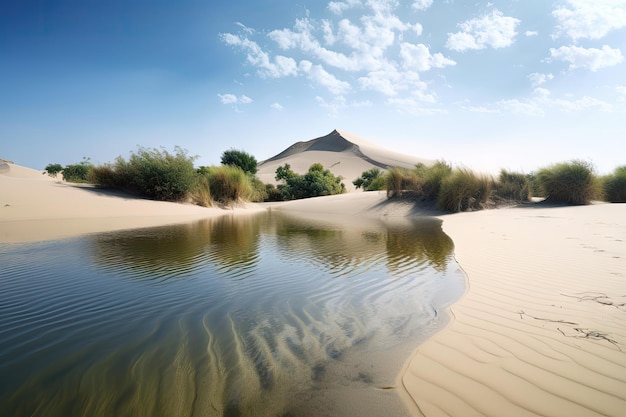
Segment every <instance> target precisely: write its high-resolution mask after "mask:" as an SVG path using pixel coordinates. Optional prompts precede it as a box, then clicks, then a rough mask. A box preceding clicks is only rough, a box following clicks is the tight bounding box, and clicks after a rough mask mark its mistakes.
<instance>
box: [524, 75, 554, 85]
mask: <svg viewBox="0 0 626 417" xmlns="http://www.w3.org/2000/svg"><path fill="white" fill-rule="evenodd" d="M528 79H529V80H530V83H531V85H532V86H533V88H536V87H539V86H540V85H543V84H545V83H546V82H548V81H550V80H553V79H554V75H552V74H541V73H539V72H533V73H532V74H529V75H528Z"/></svg>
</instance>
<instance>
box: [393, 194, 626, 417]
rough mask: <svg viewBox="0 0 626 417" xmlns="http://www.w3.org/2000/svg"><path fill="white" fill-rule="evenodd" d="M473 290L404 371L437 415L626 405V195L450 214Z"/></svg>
mask: <svg viewBox="0 0 626 417" xmlns="http://www.w3.org/2000/svg"><path fill="white" fill-rule="evenodd" d="M443 219H444V223H443V227H444V231H445V232H446V233H448V234H449V235H450V236H451V237H452V239H453V240H454V243H455V254H456V258H457V260H458V262H459V263H460V265H461V267H462V268H464V270H465V271H466V273H467V276H468V280H469V291H468V292H467V294H466V296H465V297H464V298H463V299H462V300H461V301H460V302H458V303H457V304H455V305H454V306H453V307H452V313H453V315H454V319H453V320H452V322H451V324H450V325H449V326H448V327H447V328H446V329H444V330H443V331H442V332H441V333H439V334H437V335H435V336H434V337H433V338H432V339H430V340H428V341H427V342H426V343H425V344H424V345H422V346H420V347H419V348H418V350H417V352H416V354H415V356H414V357H413V358H412V359H411V360H410V362H409V364H408V368H407V370H406V373H405V374H404V376H403V378H402V380H403V383H404V385H405V387H406V389H407V391H408V392H409V393H410V395H411V397H412V399H413V400H414V401H415V403H416V404H417V406H418V407H419V409H420V410H421V413H423V414H424V415H426V416H478V415H484V416H593V415H604V416H623V415H625V413H626V205H623V204H622V205H618V204H613V205H611V204H598V205H592V206H584V207H559V208H514V209H500V210H491V211H485V212H478V213H463V214H455V215H450V216H443Z"/></svg>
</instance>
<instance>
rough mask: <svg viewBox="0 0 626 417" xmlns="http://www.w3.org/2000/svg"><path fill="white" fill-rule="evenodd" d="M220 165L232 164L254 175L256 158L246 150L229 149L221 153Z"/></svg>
mask: <svg viewBox="0 0 626 417" xmlns="http://www.w3.org/2000/svg"><path fill="white" fill-rule="evenodd" d="M221 162H222V165H234V166H236V167H239V168H241V169H242V170H243V171H244V172H245V173H247V174H251V175H255V174H256V172H257V160H256V158H255V157H254V156H252V155H250V154H249V153H247V152H244V151H239V150H236V149H231V150H229V151H224V153H223V154H222V160H221Z"/></svg>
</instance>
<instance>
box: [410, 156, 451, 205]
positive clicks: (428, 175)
mask: <svg viewBox="0 0 626 417" xmlns="http://www.w3.org/2000/svg"><path fill="white" fill-rule="evenodd" d="M416 172H417V176H418V177H419V178H420V179H421V182H422V187H421V188H422V190H421V192H422V196H423V198H425V199H426V200H432V201H434V200H436V199H437V197H438V196H439V192H440V191H441V184H442V183H443V181H444V180H445V179H446V178H448V177H449V176H450V174H452V167H451V166H450V165H449V164H448V163H446V162H444V161H437V162H435V164H434V165H433V166H430V167H427V166H425V165H424V164H418V165H417V166H416Z"/></svg>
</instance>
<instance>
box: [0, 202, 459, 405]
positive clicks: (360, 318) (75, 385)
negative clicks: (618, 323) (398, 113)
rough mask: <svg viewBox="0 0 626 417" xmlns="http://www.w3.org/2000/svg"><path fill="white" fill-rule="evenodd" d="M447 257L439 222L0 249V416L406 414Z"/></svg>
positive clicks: (448, 294)
mask: <svg viewBox="0 0 626 417" xmlns="http://www.w3.org/2000/svg"><path fill="white" fill-rule="evenodd" d="M452 250H453V244H452V241H451V240H450V238H449V237H448V236H446V235H445V234H444V233H443V232H442V230H441V223H440V222H439V221H437V220H434V219H429V218H426V219H421V220H412V221H409V220H403V221H398V222H397V223H394V222H384V221H377V220H371V221H366V220H363V219H360V220H359V221H358V223H357V222H353V223H352V224H348V225H346V219H333V218H327V219H324V220H321V219H305V218H301V217H294V216H288V215H285V214H276V213H271V212H270V213H263V214H259V215H254V216H252V215H251V216H233V217H231V216H226V217H223V218H219V219H208V220H205V221H201V222H197V223H193V224H187V225H180V226H170V227H161V228H154V229H142V230H133V231H125V232H115V233H105V234H97V235H89V236H84V237H81V238H76V239H69V240H61V241H53V242H39V243H32V244H3V245H0V291H1V292H0V416H11V417H20V416H46V417H52V416H59V417H61V416H62V417H67V416H89V417H95V416H116V417H118V416H133V417H139V416H150V417H158V416H175V417H179V416H264V415H267V416H307V415H311V416H313V415H315V416H320V415H383V414H389V415H402V414H406V413H408V409H407V408H406V407H405V406H404V404H403V403H402V401H401V400H400V399H399V398H400V397H399V395H398V390H400V387H398V386H396V375H397V374H398V372H399V371H400V368H401V366H402V364H403V363H404V361H405V360H406V359H407V357H408V355H409V354H410V352H411V351H412V350H413V349H414V348H415V347H416V346H417V344H418V343H419V342H420V341H423V340H424V339H425V338H427V337H428V336H430V335H432V334H433V333H434V332H435V331H437V330H438V329H439V328H440V327H441V326H442V325H443V324H444V323H445V321H446V316H445V315H442V314H440V312H441V310H442V309H443V308H445V307H446V306H448V305H449V304H450V303H452V302H453V301H454V300H456V299H457V298H458V297H459V296H460V295H461V294H462V293H463V291H464V289H465V280H464V277H463V275H462V273H461V272H460V270H459V269H458V267H457V265H456V263H455V262H454V260H453V258H452Z"/></svg>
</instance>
